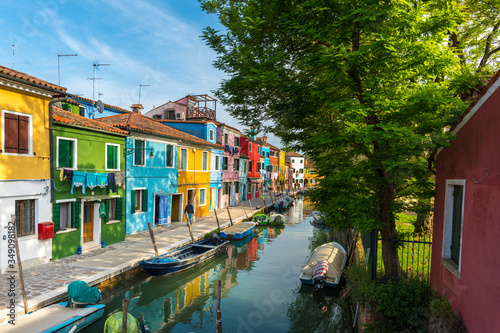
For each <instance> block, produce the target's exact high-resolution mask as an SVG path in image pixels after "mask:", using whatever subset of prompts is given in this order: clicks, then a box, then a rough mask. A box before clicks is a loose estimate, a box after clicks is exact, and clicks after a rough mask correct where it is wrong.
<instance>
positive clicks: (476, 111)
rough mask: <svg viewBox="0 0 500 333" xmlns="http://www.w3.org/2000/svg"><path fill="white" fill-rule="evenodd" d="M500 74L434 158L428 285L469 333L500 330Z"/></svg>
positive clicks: (462, 118) (491, 82)
mask: <svg viewBox="0 0 500 333" xmlns="http://www.w3.org/2000/svg"><path fill="white" fill-rule="evenodd" d="M499 77H500V72H498V73H497V74H496V75H495V76H494V77H493V78H492V79H491V80H490V82H489V83H488V85H487V86H486V87H485V88H484V89H483V90H482V91H481V93H480V94H479V96H478V97H477V98H476V100H475V101H474V102H473V103H472V104H471V106H470V107H469V108H468V109H467V110H466V111H465V113H464V114H463V115H462V117H461V120H460V121H459V122H458V123H457V124H455V125H454V126H453V127H452V128H451V131H452V133H453V134H455V135H456V137H457V138H456V139H455V140H453V141H451V142H450V144H451V147H448V148H442V149H441V150H440V151H438V152H437V153H436V154H435V155H434V156H433V160H434V162H435V169H436V195H435V205H434V225H433V245H432V261H431V263H432V264H431V277H430V286H431V288H432V289H433V290H435V291H437V292H438V293H439V294H441V295H443V296H446V297H447V298H448V300H449V302H450V304H451V308H452V310H453V311H454V312H455V313H456V314H459V315H460V316H461V317H462V320H463V322H464V323H465V326H466V328H467V332H497V331H498V328H499V327H500V316H499V315H498V314H499V312H498V309H499V307H498V305H499V300H500V291H499V288H498V283H497V279H498V276H499V275H500V265H498V259H497V257H498V240H499V239H500V223H499V221H500V210H499V209H498V202H499V200H500V186H499V185H500V182H499V179H500V170H499V168H498V166H499V165H500V154H498V142H499V141H500V89H499V87H500V80H499Z"/></svg>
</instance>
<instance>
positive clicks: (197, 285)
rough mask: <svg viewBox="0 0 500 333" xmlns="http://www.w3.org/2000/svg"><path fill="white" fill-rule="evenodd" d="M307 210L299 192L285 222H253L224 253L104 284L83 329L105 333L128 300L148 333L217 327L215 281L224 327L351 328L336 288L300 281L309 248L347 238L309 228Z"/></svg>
mask: <svg viewBox="0 0 500 333" xmlns="http://www.w3.org/2000/svg"><path fill="white" fill-rule="evenodd" d="M309 209H310V207H309V205H308V204H307V202H306V201H305V200H303V199H300V198H299V199H297V200H296V203H295V205H294V206H293V207H291V208H290V209H289V210H288V211H287V212H286V213H285V214H284V215H285V216H286V221H287V222H286V225H285V227H284V228H271V227H266V228H262V227H258V228H257V227H256V228H255V230H254V233H253V234H252V235H250V236H249V237H247V239H245V240H244V241H242V242H239V243H232V244H230V246H229V248H228V251H227V253H225V254H223V255H220V256H218V257H216V258H214V259H212V260H211V261H209V262H206V263H204V264H202V265H200V266H197V267H194V268H192V269H190V270H187V271H186V272H182V273H178V274H174V275H172V276H167V277H155V278H151V277H150V276H149V275H147V274H146V273H144V272H141V273H139V274H138V276H137V277H136V279H135V281H134V282H130V283H129V284H128V285H119V286H117V287H116V288H114V289H109V290H106V292H105V293H104V295H105V299H104V301H103V302H102V303H104V304H105V305H106V310H105V313H104V316H103V318H102V319H101V320H100V321H98V322H96V323H94V324H93V325H92V326H90V327H88V328H87V329H86V330H85V331H84V332H87V333H88V332H102V330H103V327H104V322H105V320H106V318H107V317H108V315H109V314H111V313H113V312H116V311H121V307H122V306H121V304H122V299H123V298H128V299H130V303H129V312H130V313H131V314H132V315H134V317H136V318H143V319H144V321H145V322H146V324H147V325H148V327H149V329H150V331H151V332H214V333H215V319H216V303H217V281H218V280H221V281H222V301H221V312H222V329H223V331H224V332H351V328H352V320H353V318H352V317H353V315H352V311H351V307H350V305H349V304H348V303H347V302H345V301H342V300H341V298H340V297H339V291H338V290H327V289H325V290H322V291H320V292H318V293H313V292H312V288H310V287H307V288H306V286H301V283H300V281H299V279H298V276H299V273H300V269H301V268H302V265H303V264H304V263H305V262H306V260H307V258H308V257H309V255H310V253H311V251H312V250H313V249H314V248H316V247H317V246H319V245H321V244H323V243H326V242H331V241H338V242H339V243H341V244H342V243H344V237H343V236H342V235H341V234H339V233H338V232H333V231H328V230H322V229H318V228H314V227H313V226H312V225H311V224H310V223H309V221H310V219H311V217H308V215H309ZM342 245H343V246H344V247H345V245H346V244H345V243H344V244H342Z"/></svg>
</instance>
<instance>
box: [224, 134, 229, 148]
mask: <svg viewBox="0 0 500 333" xmlns="http://www.w3.org/2000/svg"><path fill="white" fill-rule="evenodd" d="M228 142H229V135H228V134H227V133H224V144H225V145H227V144H228Z"/></svg>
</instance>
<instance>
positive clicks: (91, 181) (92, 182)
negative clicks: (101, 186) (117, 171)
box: [85, 172, 97, 189]
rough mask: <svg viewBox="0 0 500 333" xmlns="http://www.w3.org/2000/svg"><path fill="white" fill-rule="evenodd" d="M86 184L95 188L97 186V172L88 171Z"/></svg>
mask: <svg viewBox="0 0 500 333" xmlns="http://www.w3.org/2000/svg"><path fill="white" fill-rule="evenodd" d="M85 186H86V187H88V188H90V189H93V188H94V187H96V186H97V173H95V172H87V178H86V181H85Z"/></svg>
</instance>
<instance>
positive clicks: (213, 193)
mask: <svg viewBox="0 0 500 333" xmlns="http://www.w3.org/2000/svg"><path fill="white" fill-rule="evenodd" d="M217 208H218V207H217V189H216V188H215V187H212V188H211V193H210V210H213V209H217Z"/></svg>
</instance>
